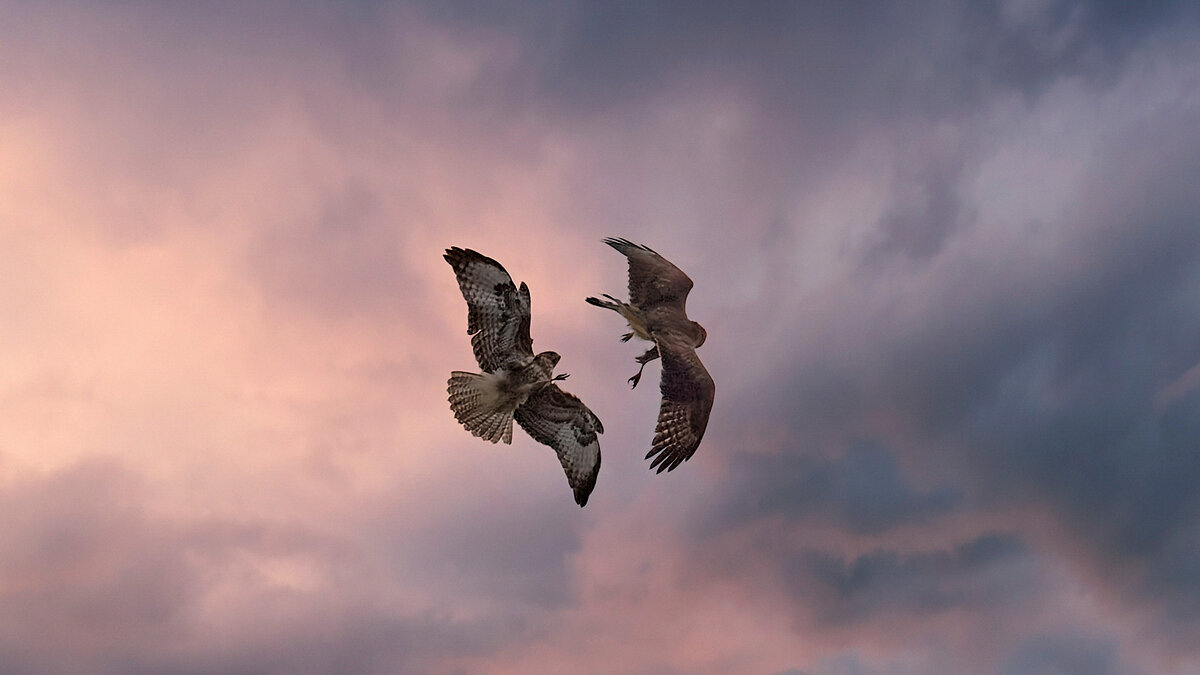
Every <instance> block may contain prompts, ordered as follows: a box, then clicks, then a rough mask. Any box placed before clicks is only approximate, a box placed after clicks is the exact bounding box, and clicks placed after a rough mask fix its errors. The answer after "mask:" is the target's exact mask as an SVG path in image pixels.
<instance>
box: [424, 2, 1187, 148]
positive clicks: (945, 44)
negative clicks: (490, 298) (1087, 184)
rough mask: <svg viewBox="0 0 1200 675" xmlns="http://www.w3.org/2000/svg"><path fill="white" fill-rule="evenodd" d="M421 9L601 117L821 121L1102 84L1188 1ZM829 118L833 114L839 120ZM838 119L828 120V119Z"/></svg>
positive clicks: (551, 93) (546, 91)
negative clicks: (510, 40) (517, 42)
mask: <svg viewBox="0 0 1200 675" xmlns="http://www.w3.org/2000/svg"><path fill="white" fill-rule="evenodd" d="M1026 5H1027V6H1020V5H1018V4H1017V3H1008V4H1007V5H1006V3H1002V2H976V3H967V4H965V5H957V4H954V3H940V4H931V3H923V4H920V5H906V6H902V7H901V6H889V5H881V4H879V3H841V2H805V3H794V2H759V3H754V4H751V5H730V4H728V3H721V2H700V3H689V4H688V5H686V6H680V5H677V4H673V3H666V2H573V3H558V4H556V5H555V6H553V7H550V8H547V7H545V6H544V5H543V4H542V3H516V4H508V5H505V6H503V8H499V7H497V6H494V5H491V4H490V3H479V2H448V3H443V2H439V3H428V4H424V3H422V6H423V7H424V8H425V10H424V11H425V13H426V14H427V15H429V16H431V17H433V18H434V19H435V20H438V21H440V22H442V23H443V24H444V25H446V26H447V27H449V28H451V29H456V30H482V29H489V30H499V31H503V32H507V33H510V34H517V35H520V36H522V38H524V39H522V41H521V42H522V44H523V45H524V46H525V54H524V58H523V61H522V65H523V66H525V68H524V70H526V71H530V70H531V71H533V72H535V73H537V74H538V76H537V77H538V79H537V82H538V87H537V88H538V91H539V92H540V94H542V95H545V96H548V97H550V98H551V99H552V100H561V101H563V102H566V103H568V104H570V105H571V106H573V107H578V108H580V109H587V110H590V111H592V112H593V113H596V112H602V111H605V110H607V109H609V107H610V106H613V105H622V106H623V105H627V104H628V103H629V102H631V101H638V100H641V99H644V98H647V97H653V96H657V95H660V94H663V93H667V92H670V91H671V90H673V89H674V88H676V87H680V86H682V87H697V86H698V87H705V86H712V85H717V84H728V85H733V86H735V87H736V88H737V89H738V90H739V91H740V92H741V93H742V94H744V95H749V96H753V97H755V98H757V99H759V101H760V102H762V103H765V104H768V105H771V106H778V105H782V106H783V107H784V109H787V110H789V111H790V112H793V113H796V112H805V113H806V114H805V115H804V116H803V119H806V120H807V118H808V117H812V116H815V117H817V118H819V119H820V120H821V121H822V122H823V123H822V124H821V125H820V126H821V128H822V129H823V130H826V131H828V130H829V128H830V126H833V125H837V124H844V123H847V122H853V121H854V120H853V119H847V118H845V117H844V116H843V115H844V114H845V112H847V111H848V110H853V111H854V114H855V115H861V114H863V113H864V112H867V113H871V114H875V115H880V116H882V117H892V116H894V115H895V114H896V113H897V112H903V111H909V112H913V111H923V112H933V113H935V114H936V113H939V112H940V113H947V112H954V110H955V109H956V108H957V107H958V106H959V105H960V104H962V103H978V102H981V101H982V100H984V99H985V98H986V97H988V96H990V95H992V94H993V93H994V92H995V91H996V90H998V89H999V90H1002V89H1005V88H1011V89H1013V90H1015V91H1021V92H1026V93H1029V94H1032V93H1034V92H1037V91H1040V90H1042V89H1043V88H1044V87H1045V85H1046V84H1047V83H1049V82H1051V81H1053V80H1054V79H1056V78H1058V77H1061V76H1063V75H1082V76H1084V77H1087V78H1089V79H1094V80H1096V81H1097V82H1104V83H1107V82H1109V81H1111V79H1112V77H1113V74H1114V73H1115V72H1116V71H1117V70H1119V68H1120V67H1121V65H1122V63H1123V61H1124V59H1125V58H1127V56H1128V55H1129V53H1130V52H1131V51H1132V50H1133V49H1134V48H1135V47H1137V46H1138V45H1139V44H1140V43H1141V41H1142V40H1143V39H1145V38H1146V37H1147V36H1148V35H1150V34H1151V33H1152V32H1153V31H1154V30H1155V29H1157V28H1161V27H1163V26H1164V25H1171V23H1172V22H1176V21H1183V20H1193V19H1195V18H1196V16H1195V13H1194V11H1192V10H1190V9H1189V3H1186V2H1178V1H1165V2H1156V3H1147V4H1139V5H1137V6H1130V7H1120V6H1117V5H1115V4H1114V3H1109V2H1102V1H1096V2H1067V1H1059V2H1048V3H1039V4H1033V3H1026ZM839 113H841V114H840V115H839ZM839 120H840V121H839Z"/></svg>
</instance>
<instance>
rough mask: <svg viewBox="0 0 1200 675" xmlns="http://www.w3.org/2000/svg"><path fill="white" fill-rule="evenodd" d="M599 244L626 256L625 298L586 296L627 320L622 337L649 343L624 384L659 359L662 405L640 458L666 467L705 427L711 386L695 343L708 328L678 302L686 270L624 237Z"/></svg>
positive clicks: (687, 282) (688, 284)
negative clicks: (651, 440) (626, 280)
mask: <svg viewBox="0 0 1200 675" xmlns="http://www.w3.org/2000/svg"><path fill="white" fill-rule="evenodd" d="M604 243H606V244H608V245H609V246H611V247H613V248H615V249H617V251H619V252H621V253H622V254H624V255H625V257H626V258H627V259H628V260H629V302H622V301H620V300H618V299H616V298H614V297H612V296H611V295H607V294H606V295H605V296H604V297H606V298H608V300H600V299H599V298H588V299H587V301H588V302H589V303H591V304H593V305H596V306H597V307H603V308H605V309H611V310H613V311H614V312H617V313H618V314H620V315H621V316H622V317H624V318H625V320H626V321H627V322H629V328H630V332H628V333H626V334H625V335H623V336H622V337H621V341H622V342H628V341H629V340H630V338H633V337H638V338H641V339H642V340H647V341H649V342H653V343H654V347H652V348H651V349H650V350H649V351H647V352H646V353H645V354H642V355H641V356H639V357H637V359H636V360H637V362H638V363H639V364H641V366H642V367H641V368H639V369H638V371H637V373H635V374H634V376H633V377H631V378H629V382H630V384H632V385H633V386H634V387H637V385H638V381H639V380H641V378H642V370H644V369H645V368H646V364H647V363H649V362H651V361H653V360H654V359H657V358H660V357H661V358H662V381H661V382H660V383H659V389H660V390H661V391H662V404H661V405H660V407H659V409H658V425H657V426H656V427H655V429H654V440H653V442H652V443H651V447H650V452H648V453H646V459H650V458H651V457H654V461H653V462H651V463H650V468H651V469H653V468H655V467H658V472H659V473H662V471H663V470H664V469H666V470H667V471H671V470H672V469H674V468H675V467H677V466H679V465H680V464H681V463H682V462H685V461H687V460H688V459H691V457H692V454H693V453H694V452H696V447H697V446H699V445H700V439H701V438H703V437H704V429H705V428H706V427H707V426H708V414H709V412H711V411H712V404H713V396H714V394H715V392H716V385H715V384H714V383H713V379H712V376H710V375H709V374H708V371H707V370H705V368H704V364H703V363H700V358H699V357H697V356H696V348H697V347H699V346H700V345H702V344H704V338H705V337H707V335H708V333H706V332H705V330H704V327H703V326H701V325H700V324H698V323H696V322H695V321H691V320H689V319H688V318H687V312H686V311H685V309H684V304H685V303H686V302H687V295H688V291H690V290H692V280H691V279H689V278H688V275H686V274H684V273H683V271H682V270H680V269H679V268H678V267H676V266H675V265H672V264H671V263H670V262H669V261H668V260H667V259H666V258H664V257H662V256H661V255H659V254H658V253H656V252H654V251H653V250H652V249H650V248H649V247H646V246H641V245H639V244H635V243H633V242H631V241H629V240H627V239H605V240H604Z"/></svg>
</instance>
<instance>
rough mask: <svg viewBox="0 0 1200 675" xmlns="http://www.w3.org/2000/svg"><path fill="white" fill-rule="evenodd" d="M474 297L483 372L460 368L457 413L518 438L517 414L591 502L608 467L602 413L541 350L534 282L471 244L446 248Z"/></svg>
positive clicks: (477, 430) (470, 305)
mask: <svg viewBox="0 0 1200 675" xmlns="http://www.w3.org/2000/svg"><path fill="white" fill-rule="evenodd" d="M443 257H444V258H445V259H446V262H448V263H450V266H451V267H453V268H454V274H455V276H456V277H457V278H458V287H459V290H461V291H462V295H463V299H465V300H466V301H467V334H468V335H470V336H471V347H472V349H473V350H474V352H475V360H476V361H478V362H479V367H480V368H482V369H483V373H465V372H462V371H458V370H456V371H453V372H452V373H451V374H450V381H449V382H448V388H447V391H448V392H449V394H450V409H451V410H452V411H454V417H455V419H457V420H458V421H459V422H460V423H462V425H463V426H464V427H465V428H466V429H467V431H470V432H471V433H472V434H474V435H475V436H478V437H480V438H482V439H484V440H488V441H491V442H492V443H496V442H497V441H504V442H505V443H512V428H513V419H516V421H517V423H518V424H520V425H521V428H522V429H524V430H525V431H526V432H527V433H528V434H529V435H530V436H532V437H533V439H534V440H536V441H538V442H539V443H543V444H545V445H548V446H550V447H552V448H554V450H555V452H557V453H558V461H559V462H560V463H561V464H562V467H563V470H564V471H566V473H567V482H568V483H569V484H570V485H571V489H572V490H573V491H574V493H575V502H576V503H578V504H579V505H580V506H584V505H585V504H587V500H588V495H590V494H591V492H592V488H594V487H595V486H596V475H597V474H598V473H599V471H600V442H599V440H598V439H597V438H596V435H597V434H602V433H604V426H603V425H601V424H600V420H599V418H597V417H596V415H595V414H593V413H592V411H591V410H588V407H587V406H585V405H584V404H583V402H581V401H580V400H579V399H578V398H577V397H575V396H573V395H571V394H568V393H567V392H565V391H563V390H562V389H559V388H558V385H556V384H554V381H555V380H565V379H566V378H567V375H566V374H562V375H555V376H553V377H551V373H553V372H554V366H555V365H557V364H558V360H559V356H558V354H556V353H555V352H542V353H540V354H538V355H536V356H535V355H534V353H533V339H532V338H530V337H529V314H530V312H529V310H530V304H529V287H528V286H526V285H525V284H524V283H522V284H521V287H520V288H519V289H518V288H517V287H516V285H515V284H513V280H512V277H510V276H509V275H508V272H506V271H505V270H504V267H502V266H501V265H500V263H498V262H496V261H495V260H492V259H491V258H489V257H487V256H484V255H481V254H479V253H476V252H475V251H472V250H470V249H461V248H458V247H454V248H448V249H446V254H445V256H443Z"/></svg>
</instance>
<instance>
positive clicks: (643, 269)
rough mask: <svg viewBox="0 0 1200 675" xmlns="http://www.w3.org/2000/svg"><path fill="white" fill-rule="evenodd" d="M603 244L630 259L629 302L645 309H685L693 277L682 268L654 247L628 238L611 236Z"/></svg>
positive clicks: (682, 310)
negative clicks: (636, 242) (667, 307)
mask: <svg viewBox="0 0 1200 675" xmlns="http://www.w3.org/2000/svg"><path fill="white" fill-rule="evenodd" d="M604 243H606V244H608V245H609V246H611V247H613V248H615V249H617V251H619V252H621V253H622V254H623V255H624V256H625V257H626V258H628V259H629V304H631V305H633V306H635V307H637V308H638V309H641V310H642V311H643V312H646V311H649V310H652V309H655V308H656V307H659V306H663V305H667V306H670V307H672V308H674V309H678V310H679V312H680V313H681V314H682V313H683V312H684V303H685V302H686V301H687V295H688V292H689V291H691V290H692V280H691V279H690V278H689V277H688V275H686V274H684V273H683V270H681V269H679V268H678V267H676V266H675V265H674V264H672V263H671V261H669V260H667V259H666V258H664V257H662V256H661V255H659V254H658V253H656V252H655V251H654V249H651V248H650V247H648V246H642V245H641V244H635V243H633V242H631V241H629V240H628V239H613V238H608V239H605V240H604Z"/></svg>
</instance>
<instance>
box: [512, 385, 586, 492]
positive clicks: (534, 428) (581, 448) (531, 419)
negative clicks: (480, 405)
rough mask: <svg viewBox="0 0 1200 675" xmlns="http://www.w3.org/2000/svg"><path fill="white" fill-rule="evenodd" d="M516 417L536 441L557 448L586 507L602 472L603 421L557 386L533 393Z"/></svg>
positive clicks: (570, 480) (574, 397)
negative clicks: (599, 436) (601, 441)
mask: <svg viewBox="0 0 1200 675" xmlns="http://www.w3.org/2000/svg"><path fill="white" fill-rule="evenodd" d="M514 417H515V418H516V420H517V424H520V425H521V428H522V429H524V430H525V431H526V433H528V434H529V435H530V436H532V437H533V438H534V440H536V441H538V442H539V443H544V444H546V445H548V446H550V447H552V448H554V450H555V452H557V453H558V461H559V462H560V463H561V464H562V468H563V471H565V472H566V474H567V483H569V484H570V485H571V489H572V490H573V491H574V492H575V503H577V504H579V505H580V506H584V505H586V504H587V500H588V495H590V494H591V493H592V488H594V487H596V476H597V474H599V473H600V440H599V439H598V438H597V435H598V434H602V433H604V425H602V424H600V419H599V418H598V417H596V415H595V414H594V413H592V411H591V410H588V407H587V406H585V405H584V404H583V402H582V401H580V400H579V398H578V397H577V396H575V395H573V394H568V393H567V392H565V391H563V390H562V389H559V388H558V386H557V385H555V384H553V383H551V384H547V385H546V386H544V387H542V388H541V389H539V390H538V391H536V392H535V393H533V394H532V395H531V396H530V397H529V398H528V399H527V400H526V401H525V403H523V404H522V405H521V406H520V407H519V408H517V411H516V413H514Z"/></svg>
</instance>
